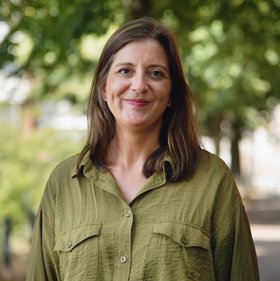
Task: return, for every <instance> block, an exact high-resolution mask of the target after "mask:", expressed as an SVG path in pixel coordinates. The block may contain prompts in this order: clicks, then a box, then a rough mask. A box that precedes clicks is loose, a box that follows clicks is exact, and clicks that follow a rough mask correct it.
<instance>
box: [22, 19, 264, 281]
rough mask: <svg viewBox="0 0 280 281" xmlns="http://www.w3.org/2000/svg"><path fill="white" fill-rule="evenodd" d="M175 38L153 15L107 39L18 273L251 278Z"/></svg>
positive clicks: (241, 230)
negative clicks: (72, 151) (75, 140)
mask: <svg viewBox="0 0 280 281" xmlns="http://www.w3.org/2000/svg"><path fill="white" fill-rule="evenodd" d="M192 110H193V97H192V94H191V91H190V89H189V87H188V85H187V83H186V81H185V78H184V74H183V70H182V66H181V62H180V59H179V55H178V50H177V47H176V43H175V41H174V39H173V37H172V35H171V34H170V32H169V31H168V30H167V29H166V28H165V27H163V26H161V25H159V24H158V23H157V22H155V21H154V20H152V19H149V18H143V19H139V20H135V21H132V22H129V23H127V24H125V25H124V26H122V27H121V28H120V29H118V30H117V31H116V32H115V33H114V34H113V35H112V36H111V38H110V39H109V40H108V42H107V44H106V45H105V47H104V49H103V52H102V54H101V57H100V60H99V63H98V65H97V68H96V72H95V76H94V79H93V83H92V89H91V95H90V99H89V107H88V121H89V133H88V138H87V141H86V144H85V146H84V148H83V150H82V151H81V153H80V154H79V155H78V156H74V157H72V158H70V159H67V160H66V161H64V162H62V163H61V164H60V165H58V166H57V167H56V168H55V169H54V171H53V173H52V174H51V176H50V178H49V180H48V183H47V186H46V189H45V192H44V195H43V198H42V201H41V205H40V208H39V210H38V215H37V221H36V226H35V232H34V237H33V244H32V250H31V256H30V260H29V268H28V276H27V280H40V281H44V280H65V281H66V280H67V281H70V280H73V281H77V280H83V281H84V280H99V281H100V280H105V281H106V280H108V281H109V280H116V281H117V280H120V281H124V280H133V281H138V280H139V281H140V280H153V281H155V280H160V281H165V280H166V281H167V280H168V281H171V280H176V281H179V280H209V281H211V280H223V281H226V280H236V281H237V280H238V281H240V280H246V281H249V280H259V277H258V268H257V260H256V254H255V249H254V244H253V241H252V237H251V233H250V228H249V224H248V220H247V216H246V213H245V211H244V208H243V205H242V201H241V198H240V196H239V193H238V190H237V188H236V185H235V183H234V180H233V177H232V175H231V173H230V171H229V169H228V168H227V166H226V165H225V164H224V163H223V162H222V161H221V160H220V159H219V158H218V157H217V156H214V155H212V154H210V153H208V152H206V151H204V150H203V149H201V146H200V139H199V136H198V133H197V131H196V127H195V122H194V117H193V112H192Z"/></svg>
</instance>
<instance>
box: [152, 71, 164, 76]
mask: <svg viewBox="0 0 280 281" xmlns="http://www.w3.org/2000/svg"><path fill="white" fill-rule="evenodd" d="M150 75H151V76H152V77H154V78H163V77H164V74H163V72H162V71H159V70H152V71H150Z"/></svg>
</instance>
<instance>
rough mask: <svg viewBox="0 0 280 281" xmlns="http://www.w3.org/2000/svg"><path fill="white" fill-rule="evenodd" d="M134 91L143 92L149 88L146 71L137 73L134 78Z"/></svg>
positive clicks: (132, 87)
mask: <svg viewBox="0 0 280 281" xmlns="http://www.w3.org/2000/svg"><path fill="white" fill-rule="evenodd" d="M131 89H132V91H134V92H136V93H139V94H143V93H145V92H147V90H148V84H147V81H146V77H145V74H144V73H136V74H135V75H134V76H133V78H132V85H131Z"/></svg>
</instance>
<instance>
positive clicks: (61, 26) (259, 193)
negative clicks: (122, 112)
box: [0, 0, 280, 281]
mask: <svg viewBox="0 0 280 281" xmlns="http://www.w3.org/2000/svg"><path fill="white" fill-rule="evenodd" d="M142 16H151V17H154V18H155V19H157V20H159V21H160V22H162V23H164V24H166V25H168V26H169V27H170V28H171V29H172V30H173V32H174V33H175V35H176V36H177V41H178V44H179V46H180V54H181V58H182V62H183V67H184V70H185V73H186V78H187V80H188V82H189V84H190V86H191V89H192V90H193V92H194V94H195V96H196V97H197V104H198V110H197V117H198V120H199V124H200V128H201V133H202V135H203V140H204V143H205V147H206V148H207V149H208V150H210V151H212V152H214V153H216V154H218V155H220V156H221V157H222V158H223V159H224V161H225V162H226V163H227V164H228V165H229V166H230V168H231V170H232V172H233V174H234V176H235V178H236V181H237V183H238V187H239V190H240V192H241V195H242V197H243V200H244V204H245V207H246V209H247V212H248V216H249V220H250V223H251V228H252V233H253V237H254V240H255V245H256V250H257V254H258V259H259V265H260V271H261V278H262V279H261V280H263V281H274V280H279V276H280V179H279V174H280V161H279V159H280V71H279V70H280V64H279V60H280V1H279V0H267V1H264V0H227V1H224V0H211V1H197V0H189V1H181V0H172V1H171V0H161V1H151V0H142V1H140V0H119V1H118V0H73V1H67V0H0V281H8V280H9V281H10V280H14V281H20V280H24V278H25V272H26V261H27V257H28V253H29V250H30V241H31V235H32V227H33V223H34V218H35V214H36V210H37V207H38V204H39V202H40V198H41V195H42V191H43V189H44V186H45V183H46V181H47V178H48V175H49V173H50V172H51V170H52V169H53V168H54V166H55V165H57V164H58V163H59V162H60V161H61V160H63V159H64V158H66V157H69V156H71V155H73V154H76V153H78V152H79V150H80V149H81V147H82V145H83V143H84V140H85V135H86V129H87V121H86V107H87V98H88V94H89V90H90V83H91V77H92V74H93V72H94V68H95V65H96V62H97V60H98V57H99V54H100V51H101V49H102V47H103V45H104V43H105V42H106V40H107V38H108V36H109V35H110V34H111V33H112V32H113V31H114V30H115V29H116V28H117V27H118V26H119V25H120V24H122V23H124V22H125V21H127V20H129V19H136V18H139V17H142Z"/></svg>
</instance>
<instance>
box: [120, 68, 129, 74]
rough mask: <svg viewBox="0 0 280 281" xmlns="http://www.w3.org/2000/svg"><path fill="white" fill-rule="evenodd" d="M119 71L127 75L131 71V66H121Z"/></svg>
mask: <svg viewBox="0 0 280 281" xmlns="http://www.w3.org/2000/svg"><path fill="white" fill-rule="evenodd" d="M118 73H120V74H123V75H127V74H129V73H131V71H130V69H129V68H121V69H119V70H118Z"/></svg>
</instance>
